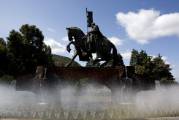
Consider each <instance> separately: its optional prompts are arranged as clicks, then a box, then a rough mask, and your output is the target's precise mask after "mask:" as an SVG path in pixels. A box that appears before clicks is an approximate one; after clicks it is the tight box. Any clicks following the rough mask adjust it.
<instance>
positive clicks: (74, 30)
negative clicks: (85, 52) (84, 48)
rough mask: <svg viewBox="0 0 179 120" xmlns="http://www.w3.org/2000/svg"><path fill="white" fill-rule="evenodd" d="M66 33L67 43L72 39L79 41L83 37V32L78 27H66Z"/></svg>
mask: <svg viewBox="0 0 179 120" xmlns="http://www.w3.org/2000/svg"><path fill="white" fill-rule="evenodd" d="M66 29H67V33H68V39H69V41H72V40H73V38H74V39H80V38H82V37H84V36H85V34H84V33H83V31H82V30H81V29H80V28H78V27H68V28H66Z"/></svg>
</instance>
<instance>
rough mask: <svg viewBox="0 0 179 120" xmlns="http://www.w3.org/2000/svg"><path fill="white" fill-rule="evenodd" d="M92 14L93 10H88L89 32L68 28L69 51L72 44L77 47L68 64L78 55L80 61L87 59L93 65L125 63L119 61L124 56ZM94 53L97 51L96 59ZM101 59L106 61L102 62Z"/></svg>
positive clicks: (110, 65)
mask: <svg viewBox="0 0 179 120" xmlns="http://www.w3.org/2000/svg"><path fill="white" fill-rule="evenodd" d="M92 15H93V14H92V12H91V11H87V23H88V25H87V27H88V28H90V30H89V31H88V32H87V34H85V33H84V32H83V31H82V30H81V29H80V28H78V27H68V28H66V29H67V33H68V39H69V41H70V42H69V44H68V45H67V51H68V52H70V51H71V48H70V46H71V45H72V44H73V45H74V48H75V54H74V56H73V58H72V60H71V61H70V62H69V63H68V64H67V65H66V66H67V67H69V66H70V65H71V64H72V62H73V61H74V59H75V58H76V57H77V56H79V60H80V61H87V62H88V63H90V65H91V66H93V67H94V66H95V67H96V66H98V67H115V66H118V65H119V64H123V62H119V61H120V60H122V57H121V55H120V54H118V53H117V49H116V47H115V45H114V44H113V43H112V42H111V41H109V40H108V39H107V37H105V36H104V35H103V34H102V33H101V31H100V29H99V27H98V25H96V24H95V23H94V22H93V18H92ZM93 53H96V58H95V59H93V56H92V54H93ZM101 61H104V62H103V63H101Z"/></svg>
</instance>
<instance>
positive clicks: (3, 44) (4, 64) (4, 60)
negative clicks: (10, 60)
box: [0, 38, 7, 76]
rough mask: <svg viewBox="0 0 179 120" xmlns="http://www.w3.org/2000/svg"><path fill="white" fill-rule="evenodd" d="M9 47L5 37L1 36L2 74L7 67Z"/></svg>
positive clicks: (0, 72)
mask: <svg viewBox="0 0 179 120" xmlns="http://www.w3.org/2000/svg"><path fill="white" fill-rule="evenodd" d="M6 53H7V49H6V42H5V40H4V39H3V38H0V76H2V75H3V74H5V72H6V68H7V54H6Z"/></svg>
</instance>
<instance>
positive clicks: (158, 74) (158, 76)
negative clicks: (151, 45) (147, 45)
mask: <svg viewBox="0 0 179 120" xmlns="http://www.w3.org/2000/svg"><path fill="white" fill-rule="evenodd" d="M130 65H131V66H134V67H135V73H136V74H138V75H142V76H145V78H147V79H149V80H150V79H151V80H160V81H164V80H171V81H173V80H174V77H173V75H172V73H171V72H170V71H171V68H170V65H169V64H166V63H165V61H164V60H163V59H162V56H160V55H158V56H157V57H155V58H153V57H151V56H149V55H148V54H147V53H146V52H145V51H144V50H141V51H140V52H138V51H137V50H134V49H133V50H132V55H131V60H130Z"/></svg>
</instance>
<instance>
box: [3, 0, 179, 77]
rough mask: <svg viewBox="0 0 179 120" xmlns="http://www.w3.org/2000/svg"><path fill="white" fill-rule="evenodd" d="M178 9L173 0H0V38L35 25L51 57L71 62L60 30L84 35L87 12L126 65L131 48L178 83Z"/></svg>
mask: <svg viewBox="0 0 179 120" xmlns="http://www.w3.org/2000/svg"><path fill="white" fill-rule="evenodd" d="M178 6H179V1H178V0H0V9H1V10H0V15H1V17H0V37H3V38H5V39H6V37H7V36H8V34H9V31H11V30H12V29H15V30H18V29H19V28H20V26H21V25H23V24H30V25H36V26H37V27H38V28H40V29H41V30H42V32H43V34H44V36H45V40H44V41H45V43H46V44H48V45H50V46H51V48H52V52H53V53H54V54H59V55H65V56H68V57H72V54H73V53H71V54H69V53H67V52H66V49H65V47H66V45H67V44H68V38H67V31H66V29H65V28H66V27H71V26H76V27H80V28H81V29H82V30H83V31H84V32H85V33H86V31H87V28H86V13H85V9H86V8H88V10H91V11H93V14H94V15H93V18H94V21H95V23H96V24H97V25H98V26H99V28H100V30H101V32H102V33H103V34H104V35H105V36H106V37H107V38H109V39H110V40H111V41H112V42H113V43H114V44H115V45H116V47H117V49H118V52H119V53H120V54H121V55H122V56H123V59H124V62H125V64H126V65H128V64H129V59H130V55H131V50H132V49H136V50H145V51H146V52H147V53H148V54H149V55H151V56H157V55H158V54H159V53H160V55H162V56H163V59H164V60H165V62H166V63H169V64H171V68H172V73H173V74H174V77H175V78H179V74H178V72H179V61H178V60H179V55H178V48H179V47H178V46H179V7H178ZM76 60H78V59H76ZM81 64H83V65H84V63H82V62H81Z"/></svg>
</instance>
